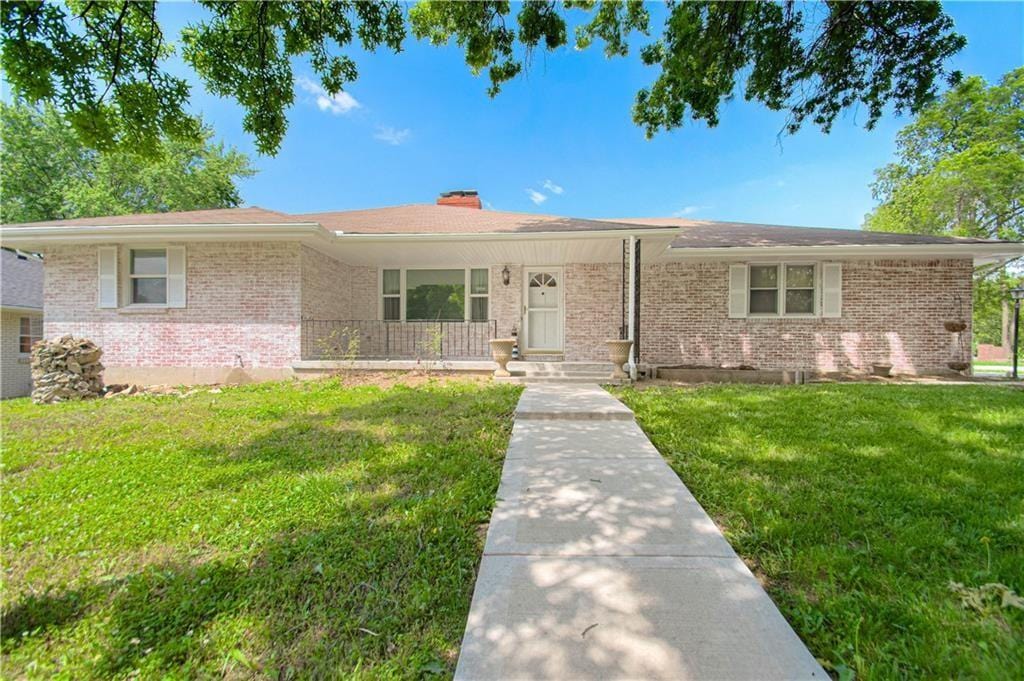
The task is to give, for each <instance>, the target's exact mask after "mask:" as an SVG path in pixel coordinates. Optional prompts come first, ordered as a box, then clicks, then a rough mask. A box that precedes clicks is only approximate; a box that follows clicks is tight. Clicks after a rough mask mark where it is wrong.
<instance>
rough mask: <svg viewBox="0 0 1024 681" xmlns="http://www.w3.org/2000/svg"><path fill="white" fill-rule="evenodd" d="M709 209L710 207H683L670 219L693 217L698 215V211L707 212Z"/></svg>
mask: <svg viewBox="0 0 1024 681" xmlns="http://www.w3.org/2000/svg"><path fill="white" fill-rule="evenodd" d="M710 207H711V206H683V207H682V208H680V209H679V210H677V211H676V212H675V213H672V217H674V218H685V217H686V216H687V215H693V214H694V213H699V212H700V211H702V210H707V209H708V208H710Z"/></svg>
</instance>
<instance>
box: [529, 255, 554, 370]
mask: <svg viewBox="0 0 1024 681" xmlns="http://www.w3.org/2000/svg"><path fill="white" fill-rule="evenodd" d="M523 283H524V285H525V287H526V290H525V291H524V292H523V300H525V301H526V305H525V307H526V311H525V315H524V318H523V324H524V326H525V329H524V330H525V334H524V335H525V337H526V352H538V351H543V352H561V351H562V270H561V269H559V268H537V269H531V268H526V269H525V277H524V281H523Z"/></svg>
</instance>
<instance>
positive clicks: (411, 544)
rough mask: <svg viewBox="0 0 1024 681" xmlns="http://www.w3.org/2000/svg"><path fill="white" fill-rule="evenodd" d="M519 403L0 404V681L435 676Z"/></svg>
mask: <svg viewBox="0 0 1024 681" xmlns="http://www.w3.org/2000/svg"><path fill="white" fill-rule="evenodd" d="M517 395H518V389H517V388H515V387H512V386H495V385H488V384H469V383H445V384H441V383H436V382H435V383H430V384H428V385H425V386H421V387H419V388H416V389H412V388H408V387H403V386H396V387H392V388H390V389H387V390H383V389H380V388H377V387H373V386H365V387H357V388H349V387H345V386H343V385H342V384H340V383H339V382H338V381H336V380H331V381H325V382H316V383H306V384H264V385H259V386H250V387H244V388H234V389H225V390H224V391H223V392H222V393H219V394H218V393H211V392H202V393H199V394H196V395H193V396H190V397H186V398H179V397H174V396H162V397H148V396H147V397H131V398H122V399H117V400H103V401H93V402H84V403H76V404H61V405H53V406H37V405H32V404H30V403H29V402H28V401H27V400H16V401H9V402H5V403H4V404H3V465H4V481H3V509H2V512H3V570H4V579H3V593H2V608H3V621H2V627H3V630H2V653H3V668H4V676H5V677H20V676H29V677H40V678H42V677H52V676H55V675H56V676H62V677H64V678H85V677H92V678H111V677H114V678H119V677H120V678H124V677H129V676H134V675H141V676H142V677H145V678H153V677H171V678H195V677H223V676H227V677H249V676H259V677H274V678H291V677H318V678H322V677H338V676H344V677H348V678H364V677H373V678H422V677H429V676H433V675H438V674H440V675H446V674H450V673H451V672H452V670H453V667H454V661H455V659H456V656H457V651H458V646H459V641H460V638H461V635H462V631H463V628H464V626H465V617H466V614H467V612H468V610H469V602H470V598H471V595H472V594H471V590H472V584H473V579H474V574H475V569H476V565H477V562H478V560H479V557H480V552H481V544H482V540H481V536H480V533H479V530H480V525H481V523H485V522H486V521H487V520H488V518H489V517H490V511H491V508H492V505H493V503H494V495H495V491H496V489H497V485H498V479H499V477H500V471H501V462H502V458H503V455H504V450H505V447H506V444H507V439H508V435H509V432H510V429H511V412H512V409H513V407H514V404H515V401H516V397H517Z"/></svg>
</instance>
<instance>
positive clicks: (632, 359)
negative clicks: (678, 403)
mask: <svg viewBox="0 0 1024 681" xmlns="http://www.w3.org/2000/svg"><path fill="white" fill-rule="evenodd" d="M635 312H636V237H635V236H633V235H630V237H629V333H628V335H627V336H626V338H627V339H628V340H631V341H634V342H635V341H636V336H635V333H636V314H635ZM629 377H630V378H631V379H633V380H634V381H635V380H636V346H635V344H634V345H632V346H630V348H629Z"/></svg>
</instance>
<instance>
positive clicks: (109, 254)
mask: <svg viewBox="0 0 1024 681" xmlns="http://www.w3.org/2000/svg"><path fill="white" fill-rule="evenodd" d="M96 252H97V254H98V260H99V263H98V264H99V269H98V271H99V293H98V296H97V298H96V300H97V304H96V307H117V246H100V247H99V248H97V249H96Z"/></svg>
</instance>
